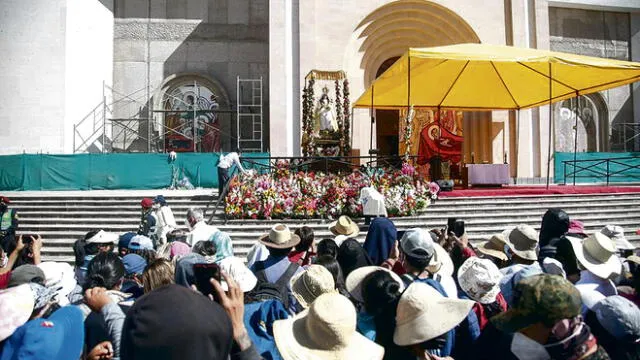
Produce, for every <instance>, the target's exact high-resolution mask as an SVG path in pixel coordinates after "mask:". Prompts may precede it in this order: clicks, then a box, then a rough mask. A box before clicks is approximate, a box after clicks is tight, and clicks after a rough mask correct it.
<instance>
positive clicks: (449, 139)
mask: <svg viewBox="0 0 640 360" xmlns="http://www.w3.org/2000/svg"><path fill="white" fill-rule="evenodd" d="M462 140H463V138H462V136H459V135H456V134H453V133H451V132H450V131H449V130H447V129H446V128H445V127H444V126H442V127H440V126H438V124H437V123H430V124H428V125H427V126H425V127H424V128H423V129H422V131H421V132H420V146H419V147H418V164H420V165H425V164H428V163H429V160H430V159H431V158H432V157H435V156H439V157H440V158H441V159H442V161H451V162H452V163H454V164H455V163H459V162H460V160H461V159H462Z"/></svg>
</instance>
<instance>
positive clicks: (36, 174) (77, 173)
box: [0, 153, 269, 191]
mask: <svg viewBox="0 0 640 360" xmlns="http://www.w3.org/2000/svg"><path fill="white" fill-rule="evenodd" d="M268 156H269V154H268V153H245V154H242V157H243V158H252V157H268ZM218 158H219V155H218V154H215V153H180V154H178V156H177V159H176V160H175V161H174V162H170V161H169V158H168V155H167V154H146V153H145V154H74V155H45V154H23V155H5V156H0V190H4V191H11V190H103V189H106V190H112V189H164V188H168V187H170V186H171V185H172V183H173V182H174V180H175V177H176V175H177V177H178V179H182V178H183V177H184V176H186V177H187V178H188V179H189V181H190V182H191V184H193V186H195V187H203V188H212V187H217V186H218V170H217V164H218ZM259 162H260V163H267V160H260V161H259ZM246 165H247V166H246V167H247V168H251V167H252V166H251V165H249V164H246Z"/></svg>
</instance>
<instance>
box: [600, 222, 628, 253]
mask: <svg viewBox="0 0 640 360" xmlns="http://www.w3.org/2000/svg"><path fill="white" fill-rule="evenodd" d="M600 232H601V233H602V234H604V235H605V236H607V237H608V238H609V239H611V240H613V242H614V244H616V250H617V251H622V250H634V249H635V248H636V247H635V246H633V244H631V243H630V242H629V240H627V238H626V237H625V236H624V229H623V228H622V226H617V225H607V226H605V227H603V228H602V230H600Z"/></svg>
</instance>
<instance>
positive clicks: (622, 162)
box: [562, 156, 640, 186]
mask: <svg viewBox="0 0 640 360" xmlns="http://www.w3.org/2000/svg"><path fill="white" fill-rule="evenodd" d="M562 163H563V166H564V185H566V184H567V178H573V185H574V186H575V185H576V180H577V179H581V178H587V179H592V180H594V179H595V180H596V181H594V182H598V180H604V181H605V182H606V184H607V186H609V183H610V182H611V181H612V180H616V179H625V180H633V181H640V156H626V157H617V158H608V159H582V160H565V161H563V162H562Z"/></svg>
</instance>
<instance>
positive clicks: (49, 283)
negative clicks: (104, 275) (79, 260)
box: [38, 261, 78, 306]
mask: <svg viewBox="0 0 640 360" xmlns="http://www.w3.org/2000/svg"><path fill="white" fill-rule="evenodd" d="M38 267H39V268H40V270H42V272H43V273H44V276H45V280H44V285H45V286H46V287H47V288H53V289H56V292H57V295H58V296H57V300H58V303H59V304H60V306H65V305H69V299H67V296H69V294H71V292H72V291H73V290H74V289H75V287H76V285H77V284H78V282H77V281H76V278H75V272H74V271H73V268H72V267H71V265H69V264H67V263H62V262H53V261H47V262H43V263H40V264H38Z"/></svg>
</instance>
